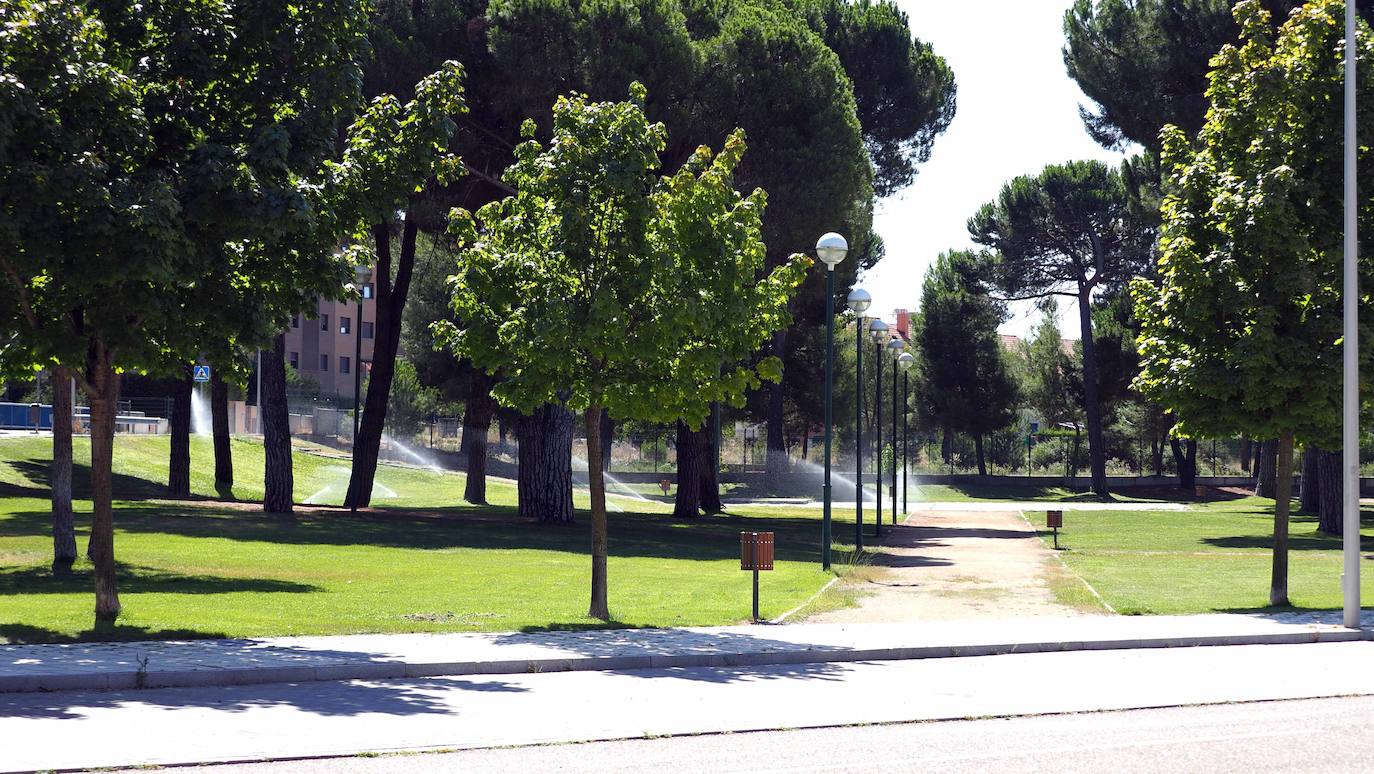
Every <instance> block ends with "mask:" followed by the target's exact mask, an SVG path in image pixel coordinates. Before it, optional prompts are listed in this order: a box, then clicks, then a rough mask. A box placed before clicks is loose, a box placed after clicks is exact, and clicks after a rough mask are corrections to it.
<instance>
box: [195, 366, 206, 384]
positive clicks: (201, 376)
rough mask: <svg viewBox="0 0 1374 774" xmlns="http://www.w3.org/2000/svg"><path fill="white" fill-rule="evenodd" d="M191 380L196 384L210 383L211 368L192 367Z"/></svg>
mask: <svg viewBox="0 0 1374 774" xmlns="http://www.w3.org/2000/svg"><path fill="white" fill-rule="evenodd" d="M191 380H192V381H196V382H208V381H210V366H205V365H198V366H191Z"/></svg>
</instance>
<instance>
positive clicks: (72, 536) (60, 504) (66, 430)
mask: <svg viewBox="0 0 1374 774" xmlns="http://www.w3.org/2000/svg"><path fill="white" fill-rule="evenodd" d="M48 478H49V482H50V484H51V489H52V574H53V575H58V576H64V575H70V574H71V572H72V565H73V564H75V563H76V519H75V517H74V516H73V515H72V377H71V373H70V372H69V371H67V369H66V368H63V367H61V366H59V367H57V368H54V369H53V371H52V468H51V473H50V474H49V476H48Z"/></svg>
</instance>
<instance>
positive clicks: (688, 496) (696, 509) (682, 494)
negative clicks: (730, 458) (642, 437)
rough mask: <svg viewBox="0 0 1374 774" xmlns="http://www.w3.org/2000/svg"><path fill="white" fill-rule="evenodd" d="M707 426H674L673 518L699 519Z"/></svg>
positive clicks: (707, 447)
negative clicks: (675, 433)
mask: <svg viewBox="0 0 1374 774" xmlns="http://www.w3.org/2000/svg"><path fill="white" fill-rule="evenodd" d="M710 437H711V429H710V427H709V426H707V427H703V428H701V429H700V430H693V429H691V428H690V427H688V426H687V423H686V422H683V421H682V420H678V423H677V496H676V497H675V498H674V500H673V516H674V517H675V518H679V519H695V518H696V517H698V516H700V515H701V482H702V478H703V477H705V475H706V468H709V467H711V461H710V459H709V458H708V456H709V455H710V450H711V443H710V440H709V439H710Z"/></svg>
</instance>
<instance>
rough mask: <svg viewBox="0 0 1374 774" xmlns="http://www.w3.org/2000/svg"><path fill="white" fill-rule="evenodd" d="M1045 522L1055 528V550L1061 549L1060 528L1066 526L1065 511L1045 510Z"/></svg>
mask: <svg viewBox="0 0 1374 774" xmlns="http://www.w3.org/2000/svg"><path fill="white" fill-rule="evenodd" d="M1045 524H1046V526H1048V527H1049V528H1050V529H1052V530H1054V550H1056V551H1058V550H1059V528H1060V527H1062V526H1064V512H1063V511H1045Z"/></svg>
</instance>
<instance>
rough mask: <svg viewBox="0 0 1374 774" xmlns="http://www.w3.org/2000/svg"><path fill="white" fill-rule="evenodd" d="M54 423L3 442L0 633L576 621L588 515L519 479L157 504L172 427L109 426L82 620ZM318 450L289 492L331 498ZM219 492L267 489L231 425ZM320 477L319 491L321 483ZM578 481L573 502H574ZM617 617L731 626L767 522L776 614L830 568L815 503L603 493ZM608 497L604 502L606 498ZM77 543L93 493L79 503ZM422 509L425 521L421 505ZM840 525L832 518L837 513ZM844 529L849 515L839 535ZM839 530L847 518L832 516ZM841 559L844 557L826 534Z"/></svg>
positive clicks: (80, 475) (392, 474) (768, 598)
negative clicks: (275, 511) (56, 563)
mask: <svg viewBox="0 0 1374 774" xmlns="http://www.w3.org/2000/svg"><path fill="white" fill-rule="evenodd" d="M50 447H51V439H50V438H23V437H18V438H16V437H10V438H0V600H3V602H0V641H10V642H51V641H62V640H68V639H73V638H86V639H138V638H148V637H173V636H176V637H181V636H186V637H212V636H231V637H243V636H264V635H283V634H331V633H354V632H390V631H510V630H521V629H539V628H549V627H554V628H559V627H590V626H599V625H601V624H600V622H597V621H595V620H593V619H589V618H587V617H586V616H585V615H584V614H585V612H586V607H587V594H588V584H589V576H590V564H591V563H590V559H589V543H590V537H589V534H588V528H587V524H586V522H587V515H586V514H585V513H580V514H579V519H580V522H579V523H578V524H576V525H572V526H566V527H550V526H541V525H537V524H531V523H528V522H524V521H522V520H520V519H519V518H518V517H517V516H516V512H515V508H514V504H515V486H514V482H511V481H508V480H501V479H491V480H489V482H488V495H489V497H490V499H491V500H492V503H493V504H492V505H490V506H486V507H474V506H470V505H467V504H465V503H463V502H462V500H461V495H462V491H463V476H462V475H461V474H458V473H438V472H433V471H428V470H423V469H418V468H410V467H404V466H398V465H390V464H383V465H382V466H381V467H380V468H379V472H378V477H377V481H378V484H379V485H382V486H385V487H386V488H387V489H388V490H389V491H390V492H391V493H392V494H391V495H387V496H377V495H378V492H374V499H373V504H374V506H377V507H378V511H379V512H378V513H377V514H375V515H365V516H360V517H357V518H354V517H350V516H349V515H348V514H347V513H345V512H342V511H338V510H330V509H319V510H315V511H313V512H303V513H301V514H299V515H297V516H296V517H294V518H286V517H276V516H268V515H265V514H263V513H261V512H260V511H259V510H257V508H256V507H255V506H253V505H252V504H251V503H244V504H243V505H234V504H225V503H218V502H206V501H201V502H189V503H179V502H178V503H174V502H168V501H161V500H156V499H152V498H155V497H157V496H159V495H160V493H161V490H162V486H163V483H162V482H164V481H165V480H166V470H167V439H166V438H158V437H143V438H136V437H123V436H121V437H120V438H119V439H118V440H117V441H116V465H115V469H116V473H117V476H116V480H115V496H116V497H117V498H119V499H118V501H117V503H116V509H117V510H116V513H115V524H116V531H117V534H116V537H115V551H116V555H117V557H118V558H119V561H120V562H121V577H120V582H121V587H120V592H121V594H120V596H121V601H122V603H123V605H124V611H123V614H122V615H121V617H120V619H119V622H118V625H117V626H116V627H115V628H113V629H109V630H102V631H99V632H96V631H93V630H92V607H93V593H92V580H91V576H90V565H89V564H88V563H87V562H86V561H85V560H84V559H82V560H81V561H80V562H78V564H77V567H76V570H77V573H76V575H75V576H74V577H72V578H70V579H61V580H59V579H54V578H51V577H50V576H49V574H48V570H47V568H48V564H49V562H50V560H51V550H52V548H51V545H52V544H51V522H50V515H49V512H48V502H47V490H46V488H45V485H46V474H47V467H46V466H47V462H48V459H49V456H50ZM88 454H89V447H88V445H87V443H86V442H85V440H84V439H78V440H77V448H76V459H77V463H78V470H77V474H76V489H77V495H78V497H81V496H84V494H85V493H86V491H87V488H88V487H87V483H86V478H87V468H86V466H85V463H86V461H87V460H88ZM332 454H333V453H332V452H328V450H322V449H315V450H314V451H313V452H311V451H298V453H297V454H296V455H295V467H294V469H295V476H296V495H297V499H298V500H304V499H306V498H308V497H310V496H311V495H312V494H316V493H318V492H319V491H320V490H322V489H324V490H326V491H325V493H324V494H320V495H317V496H316V497H315V498H314V499H315V500H317V501H321V502H324V503H338V502H339V501H340V500H341V499H342V493H343V487H344V486H345V483H346V480H347V461H346V460H343V459H339V458H337V457H334V456H331V455H332ZM234 456H235V485H234V488H233V491H232V492H231V493H227V494H232V496H233V497H235V498H239V499H245V500H251V499H252V498H254V497H260V496H261V492H262V465H263V462H262V450H261V447H260V446H258V445H257V444H255V443H253V442H251V441H249V440H236V441H235V444H234ZM210 460H211V456H210V449H209V442H208V439H201V438H196V439H193V448H192V471H193V472H192V488H193V491H194V492H195V493H196V494H197V495H199V496H203V497H207V498H209V497H213V496H215V494H216V493H215V492H214V486H213V481H212V480H211V477H212V473H211V470H212V466H211V462H210ZM331 486H332V487H333V488H332V489H330V487H331ZM585 499H586V497H585V493H578V494H577V496H576V500H577V501H578V503H579V505H580V506H585ZM609 500H610V503H611V505H612V513H611V514H610V537H611V545H610V550H611V557H610V606H611V612H612V615H613V617H614V622H613V625H619V626H676V625H714V624H728V623H735V622H739V621H741V620H744V619H745V618H747V616H748V613H749V599H750V595H749V584H750V575H749V574H748V573H745V572H741V571H740V570H739V537H738V533H739V532H740V531H742V530H751V529H763V530H772V531H775V532H776V533H777V559H778V561H777V565H776V567H777V569H776V570H775V571H774V572H771V573H765V574H764V576H763V579H762V606H761V612H762V613H763V614H764V615H765V616H769V617H772V616H777V615H780V614H781V613H783V612H785V611H787V610H789V609H791V608H792V607H795V606H796V605H799V604H801V603H803V602H804V601H806V600H807V599H809V598H810V597H811V596H812V595H813V594H815V592H816V591H817V590H819V589H820V588H821V586H823V585H824V584H825V583H826V582H827V581H828V580H829V579H830V578H831V577H833V575H832V574H831V573H824V572H822V571H821V570H820V568H819V563H818V561H817V553H818V552H817V549H816V539H817V537H818V533H819V518H820V512H819V510H818V509H807V508H794V509H780V508H769V509H762V508H742V509H740V510H739V511H738V512H737V513H732V514H731V515H728V516H721V517H717V518H703V519H698V520H694V521H690V522H688V521H675V520H673V519H671V518H670V517H669V516H668V515H667V514H668V511H669V510H670V506H669V505H667V504H665V503H659V502H644V501H640V500H635V499H631V498H624V497H611V498H609ZM617 509H618V510H617ZM77 510H78V516H77V521H78V537H77V541H78V547H79V548H80V549H81V550H83V551H84V548H85V543H86V533H87V527H88V524H89V510H90V503H89V501H85V500H79V501H78V502H77ZM424 516H429V518H424ZM841 523H842V522H841ZM850 531H851V532H852V528H851V530H850ZM836 534H837V536H841V537H843V536H844V535H845V534H846V530H844V529H843V528H841V527H840V526H839V524H837V525H836ZM837 548H840V549H841V553H839V554H838V555H837V557H836V558H837V561H838V562H840V564H839V565H838V566H839V567H840V568H841V570H843V561H844V560H845V559H846V558H847V554H846V553H844V551H843V548H844V547H843V546H839V545H837Z"/></svg>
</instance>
